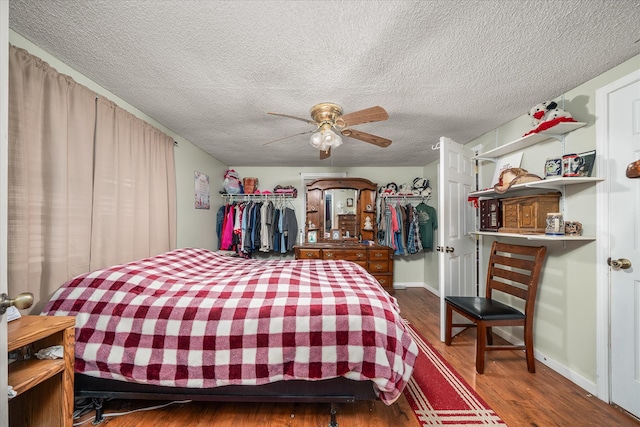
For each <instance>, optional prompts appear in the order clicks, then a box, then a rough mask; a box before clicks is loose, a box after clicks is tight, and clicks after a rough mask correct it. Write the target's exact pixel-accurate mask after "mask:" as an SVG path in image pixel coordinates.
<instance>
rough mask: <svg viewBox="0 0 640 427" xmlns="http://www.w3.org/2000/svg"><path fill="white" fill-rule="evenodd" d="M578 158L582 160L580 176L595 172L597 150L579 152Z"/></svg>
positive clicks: (579, 169) (579, 170)
mask: <svg viewBox="0 0 640 427" xmlns="http://www.w3.org/2000/svg"><path fill="white" fill-rule="evenodd" d="M578 159H579V160H580V167H579V168H578V176H591V174H592V173H593V165H594V164H595V162H596V150H591V151H585V152H584V153H579V154H578Z"/></svg>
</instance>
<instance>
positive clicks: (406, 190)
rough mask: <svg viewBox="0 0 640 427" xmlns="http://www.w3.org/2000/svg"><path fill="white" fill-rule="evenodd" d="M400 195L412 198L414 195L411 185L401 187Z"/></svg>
mask: <svg viewBox="0 0 640 427" xmlns="http://www.w3.org/2000/svg"><path fill="white" fill-rule="evenodd" d="M398 194H399V195H401V196H411V195H412V194H413V188H411V187H409V184H407V183H405V184H402V185H400V190H398Z"/></svg>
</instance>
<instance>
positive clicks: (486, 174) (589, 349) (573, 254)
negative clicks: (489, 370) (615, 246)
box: [466, 55, 640, 392]
mask: <svg viewBox="0 0 640 427" xmlns="http://www.w3.org/2000/svg"><path fill="white" fill-rule="evenodd" d="M638 69H640V55H639V56H636V57H634V58H632V59H630V60H628V61H626V62H625V63H623V64H621V65H619V66H617V67H615V68H613V69H612V70H609V71H607V72H605V73H603V74H601V75H600V76H598V77H596V78H594V79H592V80H590V81H588V82H586V83H584V84H582V85H580V86H578V87H577V88H575V89H572V90H570V91H567V93H565V94H564V96H563V97H559V98H557V99H556V101H557V102H558V104H560V106H562V105H563V103H564V109H565V110H566V111H568V112H570V113H571V114H572V116H573V117H574V118H575V119H576V120H577V121H581V122H586V123H587V126H585V127H583V128H580V129H578V130H576V131H574V132H572V133H570V134H567V135H566V137H565V140H564V152H565V153H579V152H583V151H587V150H591V149H595V147H596V127H595V123H596V120H598V118H597V117H595V111H596V107H595V92H596V90H597V89H599V88H601V87H602V86H605V85H607V84H609V83H611V82H613V81H615V80H617V79H619V78H621V77H623V76H625V75H627V74H629V73H631V72H633V71H636V70H638ZM563 100H564V101H563ZM540 101H541V102H542V101H546V100H544V99H541V100H540ZM531 129H532V125H531V120H530V118H529V117H528V116H527V115H526V114H523V115H522V116H520V117H518V118H517V119H515V120H513V121H511V122H509V123H506V124H505V125H503V126H501V127H499V128H497V129H495V130H494V131H492V132H489V133H487V134H485V135H483V136H481V137H479V138H477V139H475V140H473V141H471V142H470V143H468V144H467V145H466V146H467V147H469V148H471V147H474V146H476V145H478V144H481V145H482V147H483V148H482V150H481V151H483V152H484V151H487V150H490V149H492V148H494V147H496V146H499V145H503V144H505V143H508V142H511V141H513V140H516V139H518V138H520V137H521V136H522V135H523V134H524V133H525V132H528V131H529V130H531ZM561 144H562V143H561V142H560V141H557V140H550V141H546V142H543V143H540V144H538V145H536V146H534V147H531V148H529V149H527V150H526V151H525V153H524V156H523V160H522V167H523V168H525V169H527V170H528V171H530V172H533V173H536V174H538V175H540V176H544V170H543V167H544V162H545V160H546V158H548V157H552V156H554V155H555V154H557V153H560V152H561V149H562V147H561ZM481 170H482V172H483V173H482V175H481V183H482V185H481V186H482V187H485V188H486V187H489V186H491V185H492V184H493V183H491V182H490V181H491V179H492V177H493V170H494V167H493V164H491V163H490V162H483V167H481ZM597 175H598V171H597V170H594V173H593V176H597ZM595 196H596V188H595V185H589V184H580V185H571V186H567V187H566V197H565V205H564V212H565V218H566V219H568V220H576V221H580V222H581V223H582V224H583V227H584V233H585V234H592V235H595V224H596V209H595V202H596V197H595ZM502 239H503V240H509V241H510V240H513V243H521V244H527V243H526V241H525V242H523V241H522V240H520V239H505V238H502ZM491 240H492V239H490V238H484V239H483V248H485V249H487V248H488V247H489V246H490V244H491ZM546 245H547V248H548V252H547V261H546V264H545V268H544V271H543V275H542V281H541V283H540V287H539V294H538V302H537V306H536V316H535V329H534V334H535V337H534V340H535V349H536V353H537V354H538V357H542V358H543V359H544V362H545V363H547V364H549V365H550V366H551V367H553V368H554V369H556V370H558V371H559V372H561V373H562V374H564V375H565V376H567V377H569V378H570V379H572V380H573V381H574V382H576V383H578V384H579V385H581V386H582V387H584V388H586V389H587V390H589V391H592V392H595V383H596V380H597V376H596V266H595V263H596V242H583V243H579V242H568V243H566V244H563V243H560V242H546ZM480 270H481V271H483V269H482V268H481V269H480ZM482 280H484V278H483V279H482ZM519 338H521V337H519Z"/></svg>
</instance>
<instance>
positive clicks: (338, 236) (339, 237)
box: [331, 228, 342, 240]
mask: <svg viewBox="0 0 640 427" xmlns="http://www.w3.org/2000/svg"><path fill="white" fill-rule="evenodd" d="M331 240H342V235H341V234H340V230H339V229H337V228H332V229H331Z"/></svg>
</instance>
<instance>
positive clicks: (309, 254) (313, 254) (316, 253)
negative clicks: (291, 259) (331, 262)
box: [296, 248, 322, 259]
mask: <svg viewBox="0 0 640 427" xmlns="http://www.w3.org/2000/svg"><path fill="white" fill-rule="evenodd" d="M296 258H297V259H322V251H321V250H320V249H313V248H311V249H310V248H300V249H299V250H297V251H296Z"/></svg>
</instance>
